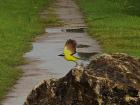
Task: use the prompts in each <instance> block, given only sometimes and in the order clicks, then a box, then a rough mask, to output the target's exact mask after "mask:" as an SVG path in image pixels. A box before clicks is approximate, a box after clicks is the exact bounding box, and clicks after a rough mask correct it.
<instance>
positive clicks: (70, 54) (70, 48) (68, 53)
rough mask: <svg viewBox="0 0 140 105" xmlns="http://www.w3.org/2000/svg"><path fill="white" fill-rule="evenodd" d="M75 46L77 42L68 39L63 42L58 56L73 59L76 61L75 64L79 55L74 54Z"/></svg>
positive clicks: (68, 59)
mask: <svg viewBox="0 0 140 105" xmlns="http://www.w3.org/2000/svg"><path fill="white" fill-rule="evenodd" d="M76 46H77V42H76V41H75V40H73V39H68V40H67V41H66V43H65V46H64V50H63V54H60V55H59V56H64V58H65V60H67V61H73V62H75V63H76V66H77V65H78V63H77V62H76V61H77V60H80V58H79V57H76V56H74V54H75V53H76Z"/></svg>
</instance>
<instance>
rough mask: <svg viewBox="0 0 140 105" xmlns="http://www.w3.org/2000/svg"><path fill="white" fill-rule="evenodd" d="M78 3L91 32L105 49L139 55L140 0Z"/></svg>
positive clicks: (106, 50) (95, 0)
mask: <svg viewBox="0 0 140 105" xmlns="http://www.w3.org/2000/svg"><path fill="white" fill-rule="evenodd" d="M119 1H120V2H119ZM122 1H127V2H122ZM77 3H78V5H79V6H80V8H81V10H82V12H83V14H84V15H85V21H86V22H87V24H88V31H89V33H90V35H91V36H93V37H94V38H96V39H97V40H98V41H99V43H100V45H101V47H102V49H103V52H106V53H116V52H120V53H128V54H130V55H133V56H137V57H140V13H139V11H140V5H139V6H138V4H140V1H139V0H77Z"/></svg>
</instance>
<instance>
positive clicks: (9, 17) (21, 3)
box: [0, 0, 58, 100]
mask: <svg viewBox="0 0 140 105" xmlns="http://www.w3.org/2000/svg"><path fill="white" fill-rule="evenodd" d="M52 2H53V0H3V1H1V3H0V100H2V98H3V97H4V95H5V94H6V92H7V91H8V89H9V88H10V87H11V86H12V85H13V84H14V83H15V81H16V80H17V79H18V78H19V77H20V76H21V75H22V71H21V70H19V69H17V68H16V67H17V66H19V65H21V64H23V63H24V59H23V57H22V56H23V54H24V53H25V52H26V51H27V50H29V49H30V48H31V41H32V39H33V38H34V37H35V36H37V35H38V34H40V33H42V32H43V31H44V26H45V25H46V24H47V25H50V24H51V25H52V23H53V24H54V23H56V24H57V23H58V19H56V17H53V18H48V19H47V22H46V23H44V21H43V22H42V20H40V18H39V15H38V13H39V12H40V10H41V9H43V8H42V7H44V6H45V7H46V8H47V9H48V8H50V7H51V5H52ZM48 11H49V14H48V17H52V16H53V15H52V12H51V11H52V10H51V11H50V10H48Z"/></svg>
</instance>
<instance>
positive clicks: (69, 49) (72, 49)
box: [64, 39, 77, 55]
mask: <svg viewBox="0 0 140 105" xmlns="http://www.w3.org/2000/svg"><path fill="white" fill-rule="evenodd" d="M76 45H77V43H76V41H75V40H72V39H69V40H67V41H66V43H65V47H64V55H66V54H69V55H73V54H75V53H76Z"/></svg>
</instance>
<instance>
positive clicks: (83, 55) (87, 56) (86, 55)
mask: <svg viewBox="0 0 140 105" xmlns="http://www.w3.org/2000/svg"><path fill="white" fill-rule="evenodd" d="M97 54H99V53H98V52H91V53H85V52H78V56H80V58H81V59H82V60H86V61H88V60H89V59H90V58H91V57H93V56H95V55H97Z"/></svg>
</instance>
